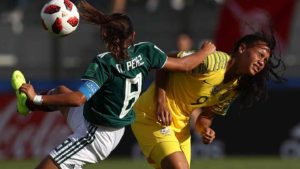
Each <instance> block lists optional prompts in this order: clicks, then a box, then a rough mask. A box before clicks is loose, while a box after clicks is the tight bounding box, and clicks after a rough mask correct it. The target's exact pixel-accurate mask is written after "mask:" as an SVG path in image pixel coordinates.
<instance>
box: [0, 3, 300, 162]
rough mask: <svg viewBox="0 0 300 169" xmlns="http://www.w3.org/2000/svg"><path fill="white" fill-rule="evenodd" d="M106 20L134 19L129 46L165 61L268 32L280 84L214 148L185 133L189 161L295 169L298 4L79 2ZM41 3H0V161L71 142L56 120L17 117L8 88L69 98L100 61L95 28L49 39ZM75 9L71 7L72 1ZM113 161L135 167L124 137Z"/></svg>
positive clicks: (236, 114) (227, 127)
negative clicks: (249, 160)
mask: <svg viewBox="0 0 300 169" xmlns="http://www.w3.org/2000/svg"><path fill="white" fill-rule="evenodd" d="M87 1H88V2H90V3H91V4H93V5H94V6H96V7H97V8H99V9H101V10H103V11H104V12H105V13H112V12H125V13H128V14H129V16H130V17H131V18H132V20H133V23H134V27H135V31H136V32H137V42H140V41H150V42H154V43H155V44H157V45H158V46H159V47H160V48H161V49H162V50H163V51H165V52H166V53H171V52H174V51H177V50H186V49H187V50H189V49H198V48H199V47H200V45H201V42H202V41H203V40H206V39H211V40H213V41H214V42H215V44H216V46H217V49H218V50H221V51H226V52H230V51H231V47H232V46H233V43H234V42H235V41H236V40H237V39H239V38H240V36H242V35H245V34H247V33H253V32H254V31H259V30H269V28H270V25H271V26H272V28H273V30H274V34H275V36H276V38H277V40H278V46H279V48H278V52H280V53H281V55H282V57H283V60H284V61H285V63H286V66H287V69H286V71H285V72H284V75H285V77H286V78H287V79H288V81H287V82H286V83H284V84H280V85H278V84H273V83H270V85H269V87H270V93H269V99H268V101H267V102H265V103H260V104H257V105H255V107H253V108H251V109H247V110H244V111H241V110H239V109H238V108H237V106H236V105H233V106H232V107H231V109H230V110H229V113H228V115H227V116H225V117H217V118H216V119H215V121H214V124H213V125H214V126H213V128H214V129H215V130H216V132H217V139H216V141H215V142H214V143H213V144H211V145H203V144H202V143H201V138H200V136H199V135H198V134H197V133H193V138H192V147H193V155H192V156H193V158H213V159H216V158H223V157H228V156H235V155H240V156H241V155H242V156H248V155H249V156H252V155H254V156H256V155H263V156H264V155H271V156H278V157H280V158H283V159H285V158H293V159H300V112H299V111H300V110H299V109H298V106H297V105H298V104H299V103H298V97H299V95H300V58H299V57H298V56H297V55H298V54H299V53H300V47H299V44H300V31H299V30H300V1H298V0H285V1H282V0H272V1H270V0H243V1H242V0H87ZM46 2H47V1H46V0H38V1H37V0H1V2H0V93H1V94H0V133H1V134H0V159H3V160H4V159H40V158H42V157H44V156H45V155H46V154H47V153H48V152H49V151H50V150H51V149H52V148H54V147H55V146H56V145H58V144H59V143H60V142H62V141H63V140H64V139H65V137H66V136H68V134H69V133H70V131H69V129H68V128H67V126H66V124H65V121H64V119H62V117H61V116H60V114H59V113H58V112H53V113H32V114H30V115H29V116H27V117H23V116H20V115H18V114H17V113H16V100H15V96H14V93H13V91H12V89H11V87H10V76H11V73H12V71H13V70H15V69H20V70H22V71H23V72H24V74H25V76H26V78H27V80H30V82H31V83H32V84H33V85H34V86H35V87H36V88H37V89H38V90H39V91H43V90H45V89H50V88H53V87H55V86H57V85H60V84H64V85H67V86H70V87H71V88H74V89H76V87H77V85H78V81H79V79H80V77H81V75H82V73H83V71H84V69H85V68H86V66H87V64H88V63H89V62H90V61H91V59H92V58H93V57H94V56H95V55H97V54H98V53H101V52H104V51H105V49H104V46H103V43H102V42H101V40H100V38H99V32H98V29H97V27H95V26H94V25H89V24H86V23H84V22H80V24H79V27H78V28H77V30H76V31H75V32H74V33H72V34H71V35H69V36H66V37H63V38H57V37H54V36H52V35H50V34H48V33H47V32H46V31H45V30H44V29H43V27H42V25H41V19H40V10H41V8H42V6H43V5H44V4H45V3H46ZM73 2H74V3H76V1H74V0H73ZM112 156H118V157H130V158H134V159H136V158H142V155H141V153H140V151H139V148H138V145H137V144H136V141H135V139H134V137H133V135H132V133H131V131H130V128H129V127H128V128H127V130H126V133H125V136H124V138H123V139H122V141H121V144H120V145H119V146H118V147H117V149H116V150H115V151H114V152H113V154H112Z"/></svg>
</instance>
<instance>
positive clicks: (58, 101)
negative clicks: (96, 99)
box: [42, 91, 85, 107]
mask: <svg viewBox="0 0 300 169" xmlns="http://www.w3.org/2000/svg"><path fill="white" fill-rule="evenodd" d="M84 103H85V96H84V95H83V94H81V93H80V92H78V91H76V92H70V93H64V94H55V95H42V105H45V106H69V107H73V106H80V105H82V104H84Z"/></svg>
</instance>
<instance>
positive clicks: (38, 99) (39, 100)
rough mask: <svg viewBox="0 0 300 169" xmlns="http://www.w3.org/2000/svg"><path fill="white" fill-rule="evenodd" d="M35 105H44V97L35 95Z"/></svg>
mask: <svg viewBox="0 0 300 169" xmlns="http://www.w3.org/2000/svg"><path fill="white" fill-rule="evenodd" d="M33 103H34V104H35V105H42V103H43V97H42V95H35V96H34V98H33Z"/></svg>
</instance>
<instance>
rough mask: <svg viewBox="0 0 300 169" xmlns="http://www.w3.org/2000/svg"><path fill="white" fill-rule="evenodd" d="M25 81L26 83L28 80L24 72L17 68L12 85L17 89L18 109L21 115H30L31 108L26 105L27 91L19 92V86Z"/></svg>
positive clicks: (12, 78)
mask: <svg viewBox="0 0 300 169" xmlns="http://www.w3.org/2000/svg"><path fill="white" fill-rule="evenodd" d="M24 83H26V80H25V78H24V75H23V73H22V72H21V71H19V70H15V71H14V72H13V74H12V76H11V85H12V88H13V89H14V90H15V92H16V96H17V111H18V112H19V114H21V115H28V114H29V113H30V110H29V109H28V107H27V106H26V100H27V96H26V94H25V93H23V92H19V88H20V87H21V86H22V84H24Z"/></svg>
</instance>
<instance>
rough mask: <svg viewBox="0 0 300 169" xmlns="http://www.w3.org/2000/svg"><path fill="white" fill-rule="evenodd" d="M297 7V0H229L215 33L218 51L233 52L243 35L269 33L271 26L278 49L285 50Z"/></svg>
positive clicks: (221, 13) (223, 9) (222, 11)
mask: <svg viewBox="0 0 300 169" xmlns="http://www.w3.org/2000/svg"><path fill="white" fill-rule="evenodd" d="M295 6H296V1H295V0H284V1H283V0H272V1H270V0H251V1H250V0H247V1H246V0H243V1H242V0H227V1H226V2H225V3H224V6H223V8H222V10H221V12H220V19H219V26H218V28H217V32H216V34H215V41H216V46H217V49H218V50H220V51H225V52H231V50H232V48H233V45H234V43H235V42H236V41H237V40H238V39H239V38H240V37H241V36H243V35H245V34H249V33H253V32H255V31H261V30H263V31H266V32H270V26H271V25H272V29H273V30H274V35H275V37H276V39H277V41H278V43H279V46H280V47H281V50H284V49H285V46H286V44H287V42H288V38H289V32H290V25H291V21H292V17H293V14H294V7H295Z"/></svg>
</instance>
